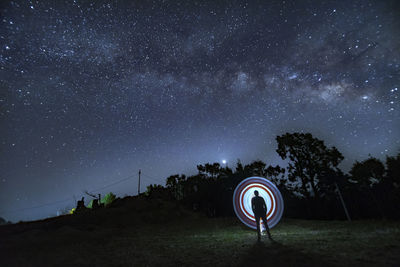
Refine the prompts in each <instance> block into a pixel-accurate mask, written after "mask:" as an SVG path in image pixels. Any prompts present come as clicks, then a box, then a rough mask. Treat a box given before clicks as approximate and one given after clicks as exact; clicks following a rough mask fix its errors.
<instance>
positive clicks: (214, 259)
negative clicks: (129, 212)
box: [0, 210, 400, 266]
mask: <svg viewBox="0 0 400 267" xmlns="http://www.w3.org/2000/svg"><path fill="white" fill-rule="evenodd" d="M167 211H168V210H167ZM116 214H119V213H109V212H104V216H107V217H108V216H110V215H116ZM180 215H181V216H177V217H178V218H177V219H175V220H172V221H168V220H167V221H164V222H162V221H163V220H155V219H154V216H153V217H152V216H151V215H150V213H147V215H146V213H144V214H142V216H141V217H140V219H138V216H136V217H135V218H137V220H135V221H134V222H133V221H132V220H131V221H129V220H128V219H125V220H123V221H119V220H116V219H115V218H114V219H113V220H112V222H113V223H109V222H108V223H107V222H105V223H103V222H104V219H103V220H101V222H102V223H93V221H91V220H89V221H85V222H84V223H82V222H80V223H79V224H76V223H73V221H71V220H70V219H68V218H65V219H62V220H63V221H67V222H66V223H57V224H55V223H54V222H52V221H50V222H38V223H36V224H35V223H31V224H30V225H29V227H27V226H24V227H22V226H19V228H18V226H13V227H8V228H7V229H5V228H4V227H0V230H2V231H0V254H1V257H0V266H206V265H208V266H210V265H212V266H245V265H246V266H250V265H256V266H400V225H399V223H398V222H388V221H355V222H351V223H348V222H343V221H340V222H339V221H305V220H288V219H287V220H282V221H281V222H280V223H279V224H278V225H277V226H276V227H275V228H273V229H272V230H271V233H272V235H273V238H274V241H270V240H268V239H267V238H266V237H264V239H263V240H262V242H260V243H258V242H256V233H255V231H253V230H250V229H248V228H246V227H244V226H243V225H242V224H241V223H240V222H239V221H238V220H237V219H236V218H218V219H208V218H205V217H202V216H199V215H195V216H192V215H191V216H187V214H186V215H185V214H184V213H180ZM165 216H166V215H165ZM66 217H73V216H66ZM101 218H105V217H101V216H100V217H98V218H97V219H101ZM60 220H61V219H60ZM68 220H70V221H68ZM116 222H118V223H116ZM128 222H129V223H128Z"/></svg>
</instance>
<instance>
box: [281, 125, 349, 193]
mask: <svg viewBox="0 0 400 267" xmlns="http://www.w3.org/2000/svg"><path fill="white" fill-rule="evenodd" d="M276 140H277V142H278V149H277V150H276V152H277V153H278V154H279V156H280V157H281V158H282V159H287V158H288V159H289V163H288V167H287V170H288V178H289V181H291V182H293V183H298V184H299V185H297V186H296V185H295V188H296V189H297V192H298V193H299V194H301V195H302V196H303V197H305V198H306V199H319V198H320V197H321V193H322V192H321V191H322V189H323V184H322V182H325V183H327V182H328V181H326V179H323V177H326V175H324V176H322V174H326V173H330V174H331V173H332V172H333V173H337V172H339V169H338V167H337V166H338V164H339V163H340V162H341V161H342V160H343V156H342V154H341V153H340V152H339V151H338V150H337V149H336V148H335V147H332V148H327V147H326V146H325V144H324V142H323V141H322V140H319V139H317V138H314V137H313V136H312V135H311V134H310V133H306V134H303V133H286V134H284V135H282V136H277V137H276ZM332 182H333V181H332Z"/></svg>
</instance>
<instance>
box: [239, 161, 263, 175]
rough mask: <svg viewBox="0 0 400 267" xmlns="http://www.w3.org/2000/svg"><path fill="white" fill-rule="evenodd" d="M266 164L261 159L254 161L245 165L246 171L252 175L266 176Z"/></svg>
mask: <svg viewBox="0 0 400 267" xmlns="http://www.w3.org/2000/svg"><path fill="white" fill-rule="evenodd" d="M265 166H267V164H265V163H264V162H262V161H261V160H255V161H253V162H252V163H250V164H248V165H246V166H245V167H244V171H245V172H246V173H248V174H250V175H257V176H264V175H265Z"/></svg>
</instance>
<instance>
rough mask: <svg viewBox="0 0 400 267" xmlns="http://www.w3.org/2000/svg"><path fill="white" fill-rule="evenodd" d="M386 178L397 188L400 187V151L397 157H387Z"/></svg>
mask: <svg viewBox="0 0 400 267" xmlns="http://www.w3.org/2000/svg"><path fill="white" fill-rule="evenodd" d="M386 167H387V170H386V179H387V180H388V182H390V183H391V184H392V185H393V186H394V187H395V188H400V153H399V154H397V156H395V157H386Z"/></svg>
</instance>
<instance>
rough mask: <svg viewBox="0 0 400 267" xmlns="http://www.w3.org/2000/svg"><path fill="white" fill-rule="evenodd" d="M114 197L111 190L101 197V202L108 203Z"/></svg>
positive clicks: (106, 204)
mask: <svg viewBox="0 0 400 267" xmlns="http://www.w3.org/2000/svg"><path fill="white" fill-rule="evenodd" d="M115 199H116V195H114V194H113V193H112V192H110V193H108V194H106V195H105V196H104V197H103V198H102V199H101V201H100V202H101V203H103V204H104V205H105V206H108V205H110V204H111V203H112V202H113V201H114V200H115Z"/></svg>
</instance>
